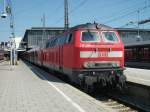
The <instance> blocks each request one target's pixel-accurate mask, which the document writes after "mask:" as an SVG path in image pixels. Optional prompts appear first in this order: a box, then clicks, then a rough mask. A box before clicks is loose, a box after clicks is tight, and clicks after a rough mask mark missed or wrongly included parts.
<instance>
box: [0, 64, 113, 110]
mask: <svg viewBox="0 0 150 112" xmlns="http://www.w3.org/2000/svg"><path fill="white" fill-rule="evenodd" d="M112 111H113V110H111V109H109V108H108V107H107V106H105V105H104V104H102V103H101V102H100V101H98V100H96V99H94V98H92V97H90V96H89V95H87V94H85V93H83V92H81V91H80V90H78V89H76V88H74V87H72V86H70V85H69V84H67V83H65V82H63V81H61V80H59V79H58V78H56V77H54V76H52V75H50V74H48V73H46V72H44V71H43V70H41V69H39V68H37V67H35V66H31V65H30V64H27V63H24V62H22V61H20V63H19V65H18V66H15V67H12V68H11V67H10V65H9V64H8V62H3V63H0V112H112Z"/></svg>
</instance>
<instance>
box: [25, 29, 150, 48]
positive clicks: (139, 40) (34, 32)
mask: <svg viewBox="0 0 150 112" xmlns="http://www.w3.org/2000/svg"><path fill="white" fill-rule="evenodd" d="M116 29H117V31H118V32H119V34H120V36H121V38H122V41H123V43H124V44H125V47H126V46H130V45H135V44H144V43H149V44H150V29H134V28H116ZM62 32H64V28H63V27H46V28H44V29H43V27H33V28H31V29H27V30H26V31H25V34H24V37H23V39H22V43H25V44H26V48H34V47H44V45H45V44H46V41H47V40H48V39H49V38H51V37H54V36H56V35H59V34H61V33H62Z"/></svg>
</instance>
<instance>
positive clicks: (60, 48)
mask: <svg viewBox="0 0 150 112" xmlns="http://www.w3.org/2000/svg"><path fill="white" fill-rule="evenodd" d="M64 43H65V38H64V36H63V37H60V41H59V44H60V46H59V71H61V72H63V45H64Z"/></svg>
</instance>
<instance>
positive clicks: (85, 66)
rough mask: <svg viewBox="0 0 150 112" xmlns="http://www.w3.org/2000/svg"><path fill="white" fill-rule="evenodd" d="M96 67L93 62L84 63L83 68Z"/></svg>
mask: <svg viewBox="0 0 150 112" xmlns="http://www.w3.org/2000/svg"><path fill="white" fill-rule="evenodd" d="M93 66H94V63H93V62H84V63H83V67H84V68H92V67H93Z"/></svg>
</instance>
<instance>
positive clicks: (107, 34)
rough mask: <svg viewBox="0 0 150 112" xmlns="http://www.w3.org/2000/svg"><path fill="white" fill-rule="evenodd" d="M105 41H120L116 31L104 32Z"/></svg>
mask: <svg viewBox="0 0 150 112" xmlns="http://www.w3.org/2000/svg"><path fill="white" fill-rule="evenodd" d="M102 35H103V39H104V41H105V42H119V40H118V37H117V35H116V33H115V32H102Z"/></svg>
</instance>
